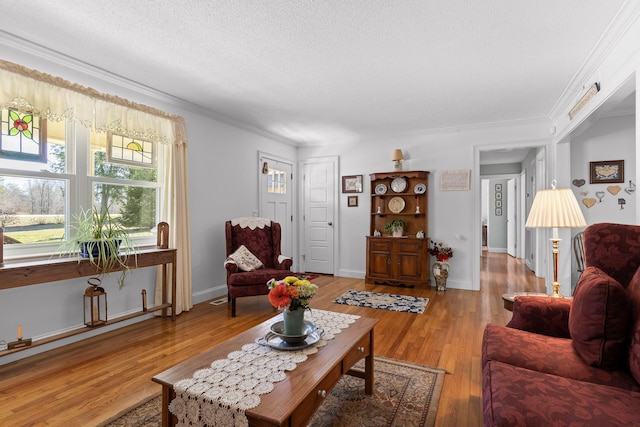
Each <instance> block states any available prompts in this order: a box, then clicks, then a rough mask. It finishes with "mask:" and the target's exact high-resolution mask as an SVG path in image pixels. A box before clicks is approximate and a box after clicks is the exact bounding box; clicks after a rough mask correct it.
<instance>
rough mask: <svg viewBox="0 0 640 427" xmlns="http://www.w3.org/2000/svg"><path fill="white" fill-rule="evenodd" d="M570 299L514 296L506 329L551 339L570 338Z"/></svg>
mask: <svg viewBox="0 0 640 427" xmlns="http://www.w3.org/2000/svg"><path fill="white" fill-rule="evenodd" d="M572 301H573V300H572V299H570V298H550V297H547V296H524V295H520V296H516V297H515V299H514V300H513V317H512V318H511V321H510V322H509V323H508V324H507V326H508V327H510V328H514V329H520V330H523V331H528V332H533V333H536V334H541V335H547V336H551V337H559V338H570V335H569V309H570V308H571V303H572Z"/></svg>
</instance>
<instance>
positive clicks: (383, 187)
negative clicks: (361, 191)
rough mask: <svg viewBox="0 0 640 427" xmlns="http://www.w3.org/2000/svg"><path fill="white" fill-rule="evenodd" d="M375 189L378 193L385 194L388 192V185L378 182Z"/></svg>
mask: <svg viewBox="0 0 640 427" xmlns="http://www.w3.org/2000/svg"><path fill="white" fill-rule="evenodd" d="M374 191H375V193H376V194H385V193H386V192H387V186H386V185H384V184H378V185H376V189H375V190H374Z"/></svg>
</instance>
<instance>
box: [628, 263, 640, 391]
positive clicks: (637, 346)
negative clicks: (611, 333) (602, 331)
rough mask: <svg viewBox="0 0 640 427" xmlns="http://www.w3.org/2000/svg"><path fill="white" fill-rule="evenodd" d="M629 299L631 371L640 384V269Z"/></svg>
mask: <svg viewBox="0 0 640 427" xmlns="http://www.w3.org/2000/svg"><path fill="white" fill-rule="evenodd" d="M627 298H628V301H629V305H630V306H631V310H630V311H631V333H630V334H629V335H630V337H631V338H630V342H629V371H630V372H631V375H633V377H634V378H635V379H636V381H638V382H639V383H640V268H639V269H638V270H637V271H636V273H635V274H634V276H633V277H632V278H631V281H630V282H629V286H627Z"/></svg>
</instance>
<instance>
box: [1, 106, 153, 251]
mask: <svg viewBox="0 0 640 427" xmlns="http://www.w3.org/2000/svg"><path fill="white" fill-rule="evenodd" d="M5 117H9V118H11V117H15V116H11V114H10V110H3V111H2V119H3V128H2V132H3V133H2V137H3V146H2V147H3V151H2V153H3V154H4V148H5V145H4V141H5V139H4V138H5V136H6V135H5V120H4V119H5ZM24 117H25V115H21V116H20V119H22V120H24ZM44 122H45V121H44V120H42V121H41V123H44ZM7 123H10V121H9V122H7ZM33 123H34V127H33V129H34V131H33V133H32V135H34V134H35V132H36V129H37V132H38V133H40V134H41V135H40V136H41V137H40V139H41V140H42V141H44V140H46V141H47V143H46V144H41V147H43V148H44V149H46V151H45V152H44V154H43V155H40V154H38V155H37V156H35V155H34V152H35V151H38V150H36V149H35V148H34V146H35V145H38V144H36V142H35V141H34V140H33V139H32V138H30V135H29V134H28V133H25V132H24V131H23V132H21V134H20V135H18V134H16V135H9V136H14V137H17V136H20V140H19V143H18V142H15V141H17V140H15V138H14V140H12V142H11V144H10V146H9V147H10V148H11V150H12V152H11V154H10V155H9V156H4V155H1V156H0V226H2V227H3V228H4V234H5V239H6V240H8V244H5V254H6V257H7V258H10V257H21V256H30V255H41V254H49V253H55V252H57V251H58V247H59V246H60V243H61V239H63V238H65V237H66V236H68V230H70V227H69V225H70V223H71V221H73V218H75V217H76V215H78V213H79V212H80V210H81V209H88V208H90V207H91V206H92V205H95V206H97V207H108V208H109V211H110V213H111V214H112V215H113V216H114V217H116V218H119V219H120V221H121V222H122V224H123V225H124V226H125V227H127V228H128V229H129V230H130V231H131V235H132V238H133V239H134V241H135V242H136V244H147V243H149V244H150V243H152V242H154V241H155V240H154V238H153V237H154V236H155V227H156V224H157V223H158V206H159V202H160V197H161V190H162V187H161V184H160V183H159V181H162V180H159V179H158V176H159V172H161V169H162V168H159V167H158V166H157V165H158V164H161V162H160V161H161V160H162V159H159V156H160V153H162V150H158V149H157V147H158V144H157V143H155V142H148V141H144V140H139V139H133V138H127V137H122V136H116V135H112V134H110V133H97V132H95V131H93V130H91V129H88V128H87V127H85V126H83V125H81V124H79V123H72V122H65V121H64V120H61V121H59V122H56V121H48V122H47V123H46V126H41V127H38V126H36V124H37V125H39V123H38V120H33ZM18 125H19V126H20V127H21V128H22V125H20V123H18ZM6 128H7V129H8V125H7V127H6ZM14 133H15V132H14ZM8 134H9V133H7V135H8ZM20 147H24V148H20ZM114 147H119V148H118V149H114ZM138 147H140V148H138ZM42 159H44V163H42Z"/></svg>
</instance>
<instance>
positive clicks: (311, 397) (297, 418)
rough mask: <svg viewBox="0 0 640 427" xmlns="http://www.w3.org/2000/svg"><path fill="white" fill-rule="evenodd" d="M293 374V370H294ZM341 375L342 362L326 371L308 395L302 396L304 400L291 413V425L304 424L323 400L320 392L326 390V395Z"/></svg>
mask: <svg viewBox="0 0 640 427" xmlns="http://www.w3.org/2000/svg"><path fill="white" fill-rule="evenodd" d="M294 374H295V372H294ZM340 377H342V364H340V363H338V364H337V365H336V366H334V367H333V369H331V371H329V373H327V375H326V376H325V377H324V378H323V379H322V380H321V381H320V382H319V383H318V386H317V387H315V388H314V389H313V390H312V391H311V392H310V393H309V394H308V395H307V397H305V398H304V400H303V401H302V402H301V403H300V406H298V408H296V410H295V411H294V412H293V414H291V420H290V421H291V423H290V424H289V425H291V426H305V425H307V422H308V421H309V419H310V418H311V416H312V415H313V413H314V412H315V411H316V409H318V407H319V406H320V404H321V403H322V402H323V401H324V399H325V397H326V395H325V396H321V395H320V393H321V392H322V391H324V392H326V394H327V395H328V394H329V392H330V391H331V389H332V388H333V386H334V385H336V383H337V382H338V380H339V379H340Z"/></svg>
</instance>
